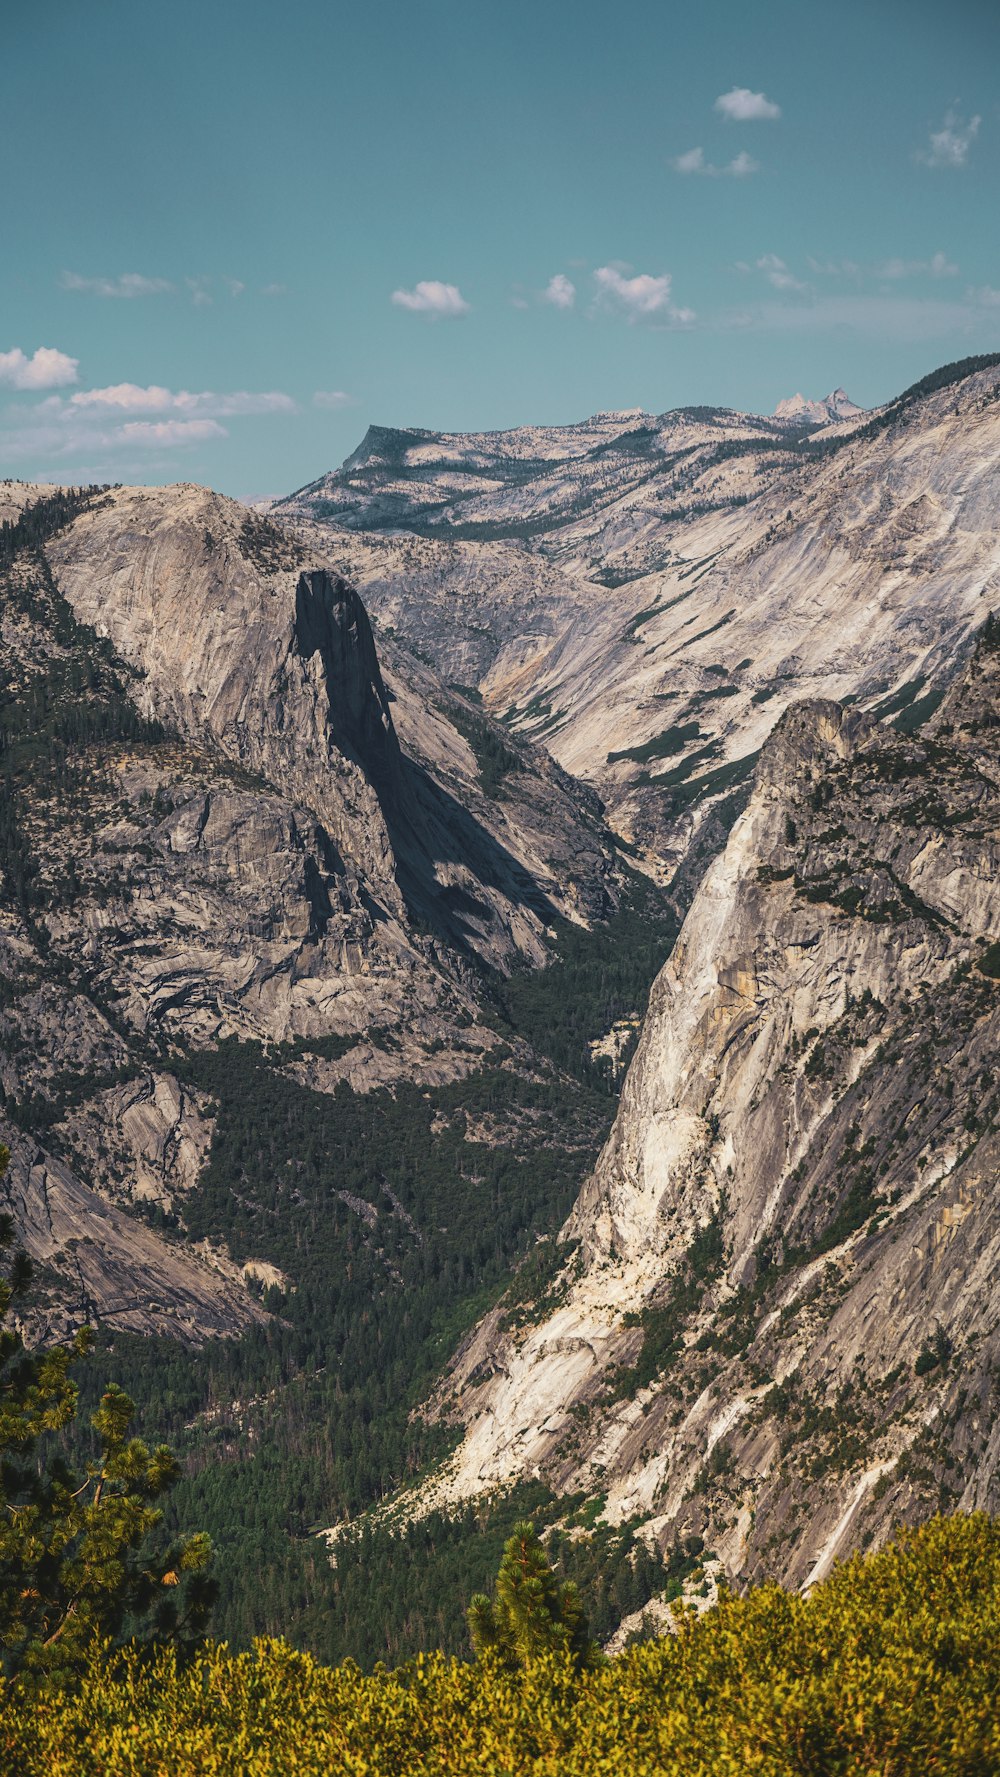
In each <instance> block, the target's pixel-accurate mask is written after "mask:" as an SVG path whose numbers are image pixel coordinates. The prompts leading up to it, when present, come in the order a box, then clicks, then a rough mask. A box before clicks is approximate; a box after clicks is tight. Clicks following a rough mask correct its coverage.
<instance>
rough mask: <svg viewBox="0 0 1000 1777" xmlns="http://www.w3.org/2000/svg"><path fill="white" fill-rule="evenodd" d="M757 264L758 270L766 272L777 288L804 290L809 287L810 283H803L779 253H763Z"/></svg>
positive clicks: (766, 275) (769, 281)
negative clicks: (779, 256)
mask: <svg viewBox="0 0 1000 1777" xmlns="http://www.w3.org/2000/svg"><path fill="white" fill-rule="evenodd" d="M756 265H757V270H758V271H762V272H763V273H764V276H765V277H766V279H767V281H768V283H769V284H770V285H771V286H772V287H773V288H774V289H775V290H799V291H802V290H808V288H809V286H808V284H803V282H802V280H801V278H797V277H795V276H794V275H793V273H792V272H790V271H789V269H788V267H787V265H786V264H785V262H784V260H783V259H779V258H778V255H777V253H762V254H761V257H760V258H759V259H758V260H757V262H756Z"/></svg>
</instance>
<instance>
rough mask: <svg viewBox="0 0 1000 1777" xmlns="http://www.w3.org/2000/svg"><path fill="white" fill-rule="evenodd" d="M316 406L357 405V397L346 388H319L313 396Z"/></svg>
mask: <svg viewBox="0 0 1000 1777" xmlns="http://www.w3.org/2000/svg"><path fill="white" fill-rule="evenodd" d="M313 406H314V407H356V406H357V398H356V396H354V395H348V394H347V392H346V390H344V389H317V390H316V393H315V395H314V396H313Z"/></svg>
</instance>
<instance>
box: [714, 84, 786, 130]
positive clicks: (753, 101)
mask: <svg viewBox="0 0 1000 1777" xmlns="http://www.w3.org/2000/svg"><path fill="white" fill-rule="evenodd" d="M715 109H716V111H717V112H718V113H719V116H720V117H726V118H728V119H729V121H730V122H731V123H758V122H762V121H765V120H769V119H771V118H774V117H780V116H781V106H780V105H775V104H774V102H773V100H771V99H767V98H765V96H764V94H763V93H753V92H751V91H750V88H749V87H748V86H734V87H731V88H730V90H729V92H728V93H720V94H719V97H718V98H717V99H716V101H715Z"/></svg>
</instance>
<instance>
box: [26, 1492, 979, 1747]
mask: <svg viewBox="0 0 1000 1777" xmlns="http://www.w3.org/2000/svg"><path fill="white" fill-rule="evenodd" d="M998 1606H1000V1526H998V1525H996V1524H994V1523H993V1521H992V1520H991V1519H989V1518H986V1517H983V1516H975V1517H966V1518H952V1519H943V1518H937V1519H934V1520H933V1521H932V1522H931V1523H929V1524H927V1525H926V1526H924V1527H923V1528H922V1529H920V1530H918V1531H915V1532H914V1531H907V1532H904V1533H902V1534H901V1535H900V1536H899V1538H898V1539H897V1541H896V1542H895V1543H894V1544H893V1545H892V1546H891V1547H890V1548H889V1549H888V1550H886V1551H884V1552H883V1553H882V1554H879V1555H876V1556H873V1557H870V1558H868V1559H865V1560H862V1559H855V1560H852V1561H851V1562H849V1563H847V1564H846V1565H844V1566H843V1567H841V1568H839V1569H838V1570H837V1571H835V1572H834V1574H833V1575H832V1576H831V1577H830V1579H828V1580H827V1581H825V1582H824V1583H823V1584H821V1585H820V1586H818V1587H816V1589H815V1590H814V1592H813V1593H812V1595H811V1597H809V1598H808V1599H802V1598H800V1597H797V1596H794V1595H789V1594H787V1593H784V1592H782V1591H781V1590H779V1589H778V1588H777V1587H775V1586H767V1587H763V1588H761V1589H760V1590H759V1591H756V1592H753V1593H751V1594H750V1596H749V1597H747V1598H746V1599H743V1600H738V1599H733V1598H725V1599H724V1600H723V1601H722V1603H721V1604H720V1605H719V1606H718V1608H717V1609H715V1610H714V1611H711V1612H710V1613H708V1615H707V1616H705V1617H704V1618H702V1620H701V1621H700V1622H693V1621H691V1620H690V1619H689V1620H687V1621H685V1622H684V1624H683V1625H682V1628H681V1632H680V1634H679V1635H677V1636H676V1637H666V1638H665V1639H664V1640H662V1641H658V1642H654V1643H649V1644H647V1645H645V1646H643V1647H638V1648H635V1649H632V1650H630V1651H629V1652H628V1653H626V1654H624V1655H623V1656H622V1657H621V1658H619V1659H616V1660H612V1661H608V1662H606V1663H604V1664H603V1665H599V1666H597V1667H595V1668H593V1669H591V1670H589V1671H586V1672H584V1673H583V1674H582V1675H581V1676H579V1677H577V1676H576V1675H575V1673H574V1670H573V1666H572V1662H571V1661H570V1660H569V1659H568V1658H566V1657H565V1656H561V1655H545V1656H543V1657H541V1658H540V1659H539V1660H538V1661H536V1662H534V1663H533V1664H531V1665H529V1666H528V1667H527V1668H526V1669H525V1670H524V1671H523V1672H521V1673H512V1672H509V1671H505V1670H503V1669H501V1668H500V1667H499V1666H491V1665H490V1664H489V1663H488V1662H487V1663H485V1664H483V1663H480V1664H479V1665H464V1664H462V1663H460V1662H457V1661H452V1660H446V1659H443V1658H441V1657H440V1656H437V1655H433V1656H430V1657H426V1658H420V1659H418V1660H416V1661H414V1662H412V1663H411V1664H410V1665H409V1666H408V1667H407V1668H406V1669H405V1670H403V1671H401V1672H398V1673H378V1672H377V1673H375V1674H374V1675H373V1676H372V1677H365V1676H363V1675H362V1674H361V1673H360V1672H359V1671H358V1670H357V1668H355V1667H353V1666H351V1665H345V1666H340V1667H336V1668H334V1669H325V1668H323V1667H320V1666H317V1665H316V1664H315V1663H314V1661H313V1660H312V1659H310V1658H309V1657H308V1656H306V1655H303V1654H297V1653H294V1652H293V1651H292V1650H291V1649H290V1648H289V1647H287V1646H286V1645H285V1644H284V1643H282V1642H279V1641H264V1642H259V1643H257V1645H256V1646H255V1648H254V1650H253V1652H252V1653H245V1654H238V1655H233V1654H230V1653H229V1652H228V1651H227V1650H226V1649H225V1648H224V1647H218V1646H215V1647H209V1648H208V1649H206V1650H205V1651H204V1652H203V1654H202V1655H201V1656H200V1657H199V1658H197V1659H196V1660H195V1661H194V1662H193V1663H192V1664H190V1665H188V1666H187V1667H186V1668H184V1669H182V1668H180V1667H179V1666H178V1664H177V1661H176V1655H175V1654H174V1653H173V1652H169V1651H165V1652H163V1653H161V1654H159V1655H158V1656H156V1658H155V1659H154V1661H153V1663H152V1664H151V1665H146V1666H144V1665H143V1663H142V1661H141V1659H140V1658H139V1657H138V1656H137V1655H135V1654H126V1655H124V1656H122V1657H120V1658H119V1659H118V1660H117V1661H115V1662H114V1663H113V1664H112V1665H111V1666H110V1667H107V1666H105V1665H103V1664H102V1662H101V1661H100V1660H99V1659H97V1658H95V1660H94V1662H93V1665H92V1667H91V1669H90V1671H89V1672H88V1674H87V1675H86V1677H85V1678H84V1679H83V1681H82V1683H80V1684H78V1685H77V1686H75V1687H74V1689H73V1691H72V1692H62V1691H50V1692H48V1693H43V1694H42V1696H41V1697H40V1698H37V1699H35V1700H34V1702H33V1703H32V1704H30V1705H28V1704H19V1702H18V1700H17V1698H16V1697H15V1696H13V1695H12V1696H10V1697H8V1698H7V1700H6V1701H5V1703H4V1704H3V1705H2V1707H0V1770H2V1771H4V1772H16V1773H18V1777H22V1774H23V1777H32V1774H33V1773H35V1772H38V1773H42V1772H46V1773H50V1774H51V1777H123V1774H125V1773H128V1774H129V1777H147V1774H149V1777H152V1774H153V1773H162V1774H164V1777H167V1774H169V1777H219V1774H225V1777H237V1774H239V1777H244V1774H245V1777H265V1774H267V1777H279V1774H284V1773H289V1774H290V1777H291V1774H296V1777H341V1774H342V1777H410V1774H411V1773H433V1774H435V1777H508V1774H509V1777H515V1774H517V1777H520V1774H521V1773H524V1774H525V1777H527V1774H528V1773H530V1774H532V1777H607V1774H608V1773H615V1774H616V1777H654V1774H656V1777H660V1774H662V1777H779V1774H780V1777H788V1774H791V1773H796V1774H797V1777H798V1774H801V1777H841V1774H847V1773H852V1774H853V1773H862V1772H865V1773H867V1772H871V1773H878V1774H879V1777H927V1774H928V1773H934V1777H990V1774H991V1773H997V1772H1000V1610H998Z"/></svg>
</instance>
